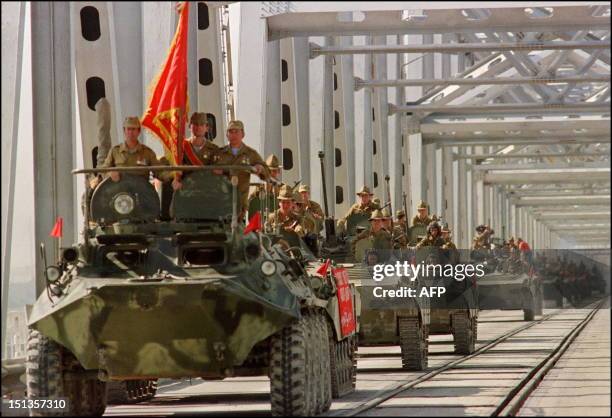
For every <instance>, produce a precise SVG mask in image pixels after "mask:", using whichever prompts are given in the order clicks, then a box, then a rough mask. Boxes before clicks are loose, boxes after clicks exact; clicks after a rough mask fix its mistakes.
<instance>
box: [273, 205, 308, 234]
mask: <svg viewBox="0 0 612 418" xmlns="http://www.w3.org/2000/svg"><path fill="white" fill-rule="evenodd" d="M268 223H269V224H270V226H271V227H272V229H273V230H276V228H277V227H278V228H279V229H281V231H282V230H283V229H287V228H289V229H292V230H293V231H294V232H295V233H296V234H298V236H300V237H303V236H304V234H305V233H306V228H305V227H304V224H303V222H302V220H301V219H300V217H299V216H298V215H297V214H296V213H295V212H289V214H288V215H284V214H283V213H282V212H281V211H280V209H277V210H276V211H275V212H274V213H271V214H270V216H269V217H268Z"/></svg>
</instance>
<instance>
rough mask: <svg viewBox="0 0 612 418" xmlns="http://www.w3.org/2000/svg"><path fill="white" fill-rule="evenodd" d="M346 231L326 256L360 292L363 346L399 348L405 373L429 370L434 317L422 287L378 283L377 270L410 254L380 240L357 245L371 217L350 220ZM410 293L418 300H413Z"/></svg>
mask: <svg viewBox="0 0 612 418" xmlns="http://www.w3.org/2000/svg"><path fill="white" fill-rule="evenodd" d="M346 225H347V227H346V232H347V235H346V236H345V237H342V238H341V239H339V240H337V241H336V245H329V243H330V242H333V241H332V240H331V239H330V237H329V236H328V237H327V239H326V240H325V242H324V245H323V247H322V251H321V252H322V253H323V254H325V257H327V258H330V259H331V260H333V261H334V262H336V263H338V265H339V266H340V267H342V268H345V269H346V271H347V273H348V275H349V278H350V282H351V284H353V285H355V287H356V288H357V291H358V292H359V299H360V306H361V311H360V316H359V339H358V340H359V345H360V346H386V345H399V346H400V348H401V355H402V367H403V368H404V369H406V370H424V369H426V368H427V364H428V343H427V335H428V328H429V322H430V314H429V301H428V298H421V297H418V295H419V294H420V290H421V288H422V282H421V281H418V280H416V281H411V280H409V279H406V278H405V277H398V276H396V275H393V276H391V277H385V278H384V279H383V280H380V281H376V280H374V279H373V277H374V276H373V273H374V271H373V269H374V268H375V265H377V264H378V265H379V266H380V267H382V263H386V264H393V263H395V262H397V261H400V262H403V261H407V259H406V258H405V253H402V251H400V250H393V249H392V248H391V246H390V242H385V240H383V239H381V238H380V237H378V236H370V237H368V238H364V239H358V237H357V235H358V233H359V232H361V231H364V232H368V231H369V229H370V223H369V221H368V217H367V216H366V215H363V214H353V215H350V216H349V217H348V218H347V223H346ZM334 238H335V237H332V239H334ZM408 288H410V289H413V291H414V292H416V295H417V296H416V297H409V296H408V295H407V294H406V292H407V289H408ZM402 292H403V293H402ZM390 295H394V296H390ZM397 295H401V296H397Z"/></svg>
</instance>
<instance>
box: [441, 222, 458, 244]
mask: <svg viewBox="0 0 612 418" xmlns="http://www.w3.org/2000/svg"><path fill="white" fill-rule="evenodd" d="M441 232H442V239H443V240H444V245H443V248H445V249H453V250H456V249H457V246H456V245H455V243H454V242H453V241H452V240H451V230H450V228H449V227H448V225H447V224H444V225H442V230H441Z"/></svg>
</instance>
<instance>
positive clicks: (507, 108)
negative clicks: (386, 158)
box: [389, 102, 610, 115]
mask: <svg viewBox="0 0 612 418" xmlns="http://www.w3.org/2000/svg"><path fill="white" fill-rule="evenodd" d="M609 111H610V103H609V102H606V103H524V104H487V105H481V106H463V105H447V106H437V105H419V106H413V105H405V106H394V105H389V113H391V114H394V113H395V112H406V113H416V112H442V113H447V114H464V115H470V114H491V113H504V114H517V113H519V114H522V113H529V112H535V113H540V114H543V113H546V114H548V113H576V112H590V113H606V112H609Z"/></svg>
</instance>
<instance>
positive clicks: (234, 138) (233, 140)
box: [226, 120, 244, 148]
mask: <svg viewBox="0 0 612 418" xmlns="http://www.w3.org/2000/svg"><path fill="white" fill-rule="evenodd" d="M226 136H227V140H228V142H229V144H230V146H231V147H232V148H238V147H240V146H241V145H242V139H243V138H244V124H243V123H242V121H240V120H233V121H230V123H229V124H228V125H227V134H226Z"/></svg>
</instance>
